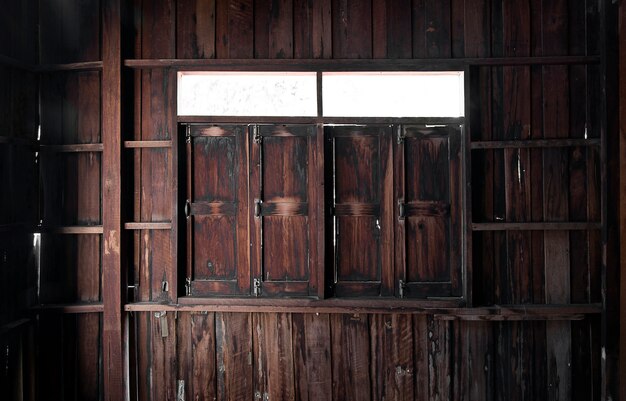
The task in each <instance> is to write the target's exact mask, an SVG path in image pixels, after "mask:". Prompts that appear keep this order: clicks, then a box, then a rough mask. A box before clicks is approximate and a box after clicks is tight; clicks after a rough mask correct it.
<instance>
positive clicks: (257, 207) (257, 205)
mask: <svg viewBox="0 0 626 401" xmlns="http://www.w3.org/2000/svg"><path fill="white" fill-rule="evenodd" d="M261 203H262V201H261V199H255V200H254V217H256V218H259V217H261Z"/></svg>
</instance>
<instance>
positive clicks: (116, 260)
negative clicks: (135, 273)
mask: <svg viewBox="0 0 626 401" xmlns="http://www.w3.org/2000/svg"><path fill="white" fill-rule="evenodd" d="M120 12H121V10H120V2H119V0H103V4H102V27H103V29H102V31H103V34H102V43H103V46H102V48H103V51H102V56H103V57H102V62H103V68H102V87H103V91H102V115H103V116H106V118H103V119H102V142H103V144H104V152H103V154H102V161H103V164H104V165H105V166H107V168H106V169H104V172H103V183H104V185H103V193H102V205H103V206H102V215H103V221H102V223H103V230H104V231H103V232H104V234H103V238H104V246H103V254H102V269H103V279H102V281H103V283H102V284H103V289H104V293H103V303H104V315H103V319H104V327H103V350H102V351H103V352H102V354H103V366H104V367H105V369H104V399H105V401H122V400H123V399H124V379H123V372H124V358H123V350H124V346H123V344H122V338H123V336H122V333H123V327H124V326H123V325H124V321H123V318H122V302H123V299H122V291H121V290H122V286H123V285H124V284H125V283H123V282H122V277H123V271H122V263H121V252H120V244H121V233H122V224H121V215H120V210H121V206H122V205H121V190H120V189H121V186H120V183H121V163H120V160H121V150H122V143H121V107H120V103H121V98H122V97H121V83H120V82H121V65H122V60H121V55H120V45H121V38H120V31H121V22H120Z"/></svg>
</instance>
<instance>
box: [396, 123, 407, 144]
mask: <svg viewBox="0 0 626 401" xmlns="http://www.w3.org/2000/svg"><path fill="white" fill-rule="evenodd" d="M396 137H397V139H398V145H402V144H403V143H404V138H406V134H405V133H404V130H403V129H402V126H401V125H398V126H397V127H396Z"/></svg>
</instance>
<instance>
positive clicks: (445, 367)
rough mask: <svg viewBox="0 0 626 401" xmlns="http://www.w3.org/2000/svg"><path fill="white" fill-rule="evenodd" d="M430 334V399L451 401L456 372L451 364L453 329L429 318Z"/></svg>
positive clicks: (447, 324) (448, 323)
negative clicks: (452, 384)
mask: <svg viewBox="0 0 626 401" xmlns="http://www.w3.org/2000/svg"><path fill="white" fill-rule="evenodd" d="M426 327H427V330H428V331H427V333H428V348H427V349H428V351H427V354H428V397H429V399H430V400H449V399H450V398H451V396H452V390H451V383H452V380H453V378H454V374H455V372H454V370H453V369H452V366H451V363H452V358H451V352H452V351H453V348H452V346H453V343H452V341H453V338H452V327H451V323H450V322H448V321H439V320H435V319H434V318H433V317H432V316H428V317H427V326H426ZM422 335H423V334H422Z"/></svg>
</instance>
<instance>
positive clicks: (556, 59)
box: [124, 56, 600, 71]
mask: <svg viewBox="0 0 626 401" xmlns="http://www.w3.org/2000/svg"><path fill="white" fill-rule="evenodd" d="M599 62H600V57H599V56H552V57H494V58H454V59H450V58H440V59H375V60H372V59H298V60H293V59H270V60H268V59H249V60H243V59H126V60H124V65H125V66H126V67H130V68H138V69H150V68H176V69H179V70H206V71H211V70H213V71H216V70H224V69H227V70H235V71H237V70H241V71H276V70H280V71H402V70H406V71H425V70H459V71H460V70H463V68H464V67H465V66H466V65H475V66H481V65H484V66H516V65H572V64H598V63H599Z"/></svg>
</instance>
